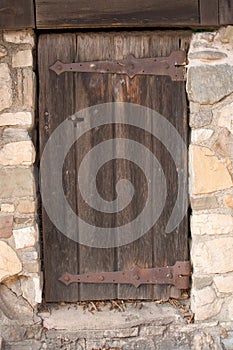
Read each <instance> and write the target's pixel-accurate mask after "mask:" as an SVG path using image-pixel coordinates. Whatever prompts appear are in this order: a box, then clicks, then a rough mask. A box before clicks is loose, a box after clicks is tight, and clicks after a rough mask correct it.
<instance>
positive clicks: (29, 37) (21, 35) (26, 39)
mask: <svg viewBox="0 0 233 350" xmlns="http://www.w3.org/2000/svg"><path fill="white" fill-rule="evenodd" d="M3 39H4V40H5V41H7V42H9V43H13V44H30V45H31V46H33V45H34V34H33V32H32V31H31V30H19V31H7V32H4V34H3Z"/></svg>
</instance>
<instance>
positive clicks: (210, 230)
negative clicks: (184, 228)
mask: <svg viewBox="0 0 233 350" xmlns="http://www.w3.org/2000/svg"><path fill="white" fill-rule="evenodd" d="M191 230H192V234H193V235H225V234H229V233H233V217H232V216H231V215H224V214H199V215H193V216H192V217H191Z"/></svg>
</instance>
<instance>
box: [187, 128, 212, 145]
mask: <svg viewBox="0 0 233 350" xmlns="http://www.w3.org/2000/svg"><path fill="white" fill-rule="evenodd" d="M213 133H214V131H213V130H211V129H195V130H193V131H192V133H191V142H192V143H200V142H203V141H206V140H208V139H209V138H211V136H212V135H213Z"/></svg>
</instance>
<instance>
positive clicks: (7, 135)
mask: <svg viewBox="0 0 233 350" xmlns="http://www.w3.org/2000/svg"><path fill="white" fill-rule="evenodd" d="M2 136H3V138H4V139H10V140H11V142H12V141H16V140H17V141H19V140H22V139H23V140H29V139H30V137H29V134H28V131H27V130H25V129H19V128H9V127H7V128H4V131H3V135H2Z"/></svg>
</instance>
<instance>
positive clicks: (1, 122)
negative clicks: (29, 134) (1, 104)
mask: <svg viewBox="0 0 233 350" xmlns="http://www.w3.org/2000/svg"><path fill="white" fill-rule="evenodd" d="M7 125H9V126H10V125H12V126H13V125H14V126H21V127H22V126H24V127H25V128H27V129H29V128H31V127H32V125H33V117H32V113H31V112H16V113H3V114H1V115H0V126H7Z"/></svg>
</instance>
